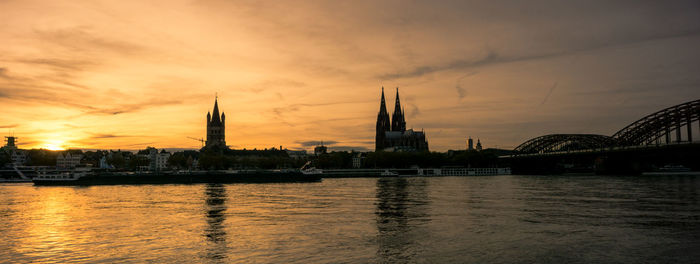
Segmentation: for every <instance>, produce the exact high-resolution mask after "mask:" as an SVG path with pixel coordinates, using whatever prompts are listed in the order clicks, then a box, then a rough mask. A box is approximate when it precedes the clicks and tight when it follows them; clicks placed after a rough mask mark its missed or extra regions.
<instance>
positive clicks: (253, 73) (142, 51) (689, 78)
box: [0, 0, 700, 151]
mask: <svg viewBox="0 0 700 264" xmlns="http://www.w3.org/2000/svg"><path fill="white" fill-rule="evenodd" d="M698 47H700V2H698V1H656V0H655V1H607V0H606V1H261V2H257V1H255V2H253V1H250V2H248V1H179V0H168V1H94V0H90V1H46V0H42V1H32V0H17V1H15V0H0V110H1V114H0V128H1V130H0V131H1V132H2V134H3V135H7V134H8V133H14V135H16V136H17V137H19V142H20V143H21V144H22V145H21V147H22V148H55V149H58V148H90V149H94V148H99V149H118V148H120V149H141V148H145V147H146V146H154V147H158V148H199V147H200V146H201V145H200V143H199V142H198V141H195V140H192V139H188V138H187V137H196V138H200V137H205V118H206V113H207V111H211V110H212V107H213V104H214V97H215V94H217V93H218V95H219V106H220V108H221V110H222V111H224V112H225V113H226V117H227V118H226V121H227V122H226V125H227V127H226V140H227V143H228V144H229V145H230V146H231V147H233V148H249V149H251V148H269V147H273V146H279V145H282V146H284V147H286V148H290V149H308V148H310V147H311V146H312V145H313V144H315V143H316V142H317V141H321V140H323V141H324V142H326V143H329V144H331V147H333V148H335V149H338V150H349V149H355V150H367V149H373V146H374V133H375V131H374V130H375V121H376V117H377V111H378V110H379V96H380V92H381V87H382V86H384V87H385V90H386V93H387V100H388V101H389V102H390V107H389V108H390V110H393V101H394V94H395V89H396V87H400V88H399V89H400V93H401V99H402V103H403V104H404V106H405V108H406V121H407V127H409V128H411V127H412V128H414V129H418V130H420V129H424V130H425V132H426V134H427V137H428V142H429V144H430V147H431V150H433V151H446V150H448V149H463V148H464V145H465V140H466V137H468V136H471V137H473V138H475V139H476V138H480V139H481V141H482V143H483V144H484V146H485V147H487V148H488V147H499V148H513V147H515V146H517V145H518V144H520V143H522V142H523V141H525V140H527V139H530V138H532V137H536V136H540V135H544V134H551V133H596V134H604V135H612V134H613V133H615V132H616V131H617V130H619V129H621V128H623V127H624V126H626V125H627V124H629V123H631V122H633V121H635V120H637V119H639V118H641V117H643V116H645V115H647V114H650V113H652V112H655V111H657V110H660V109H662V108H666V107H669V106H673V105H676V104H680V103H683V102H686V101H691V100H695V99H700V48H698Z"/></svg>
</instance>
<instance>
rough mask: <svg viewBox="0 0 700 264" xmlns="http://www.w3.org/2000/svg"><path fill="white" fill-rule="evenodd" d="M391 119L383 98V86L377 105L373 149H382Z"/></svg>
mask: <svg viewBox="0 0 700 264" xmlns="http://www.w3.org/2000/svg"><path fill="white" fill-rule="evenodd" d="M390 123H391V121H390V120H389V112H388V111H387V110H386V101H385V100H384V87H382V101H381V105H380V106H379V114H377V135H376V137H375V141H374V143H375V150H376V151H379V150H382V149H384V148H385V147H386V146H384V142H385V139H386V131H389V129H390V128H391V127H390V126H391V124H390Z"/></svg>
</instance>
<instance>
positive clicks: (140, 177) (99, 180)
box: [33, 171, 321, 186]
mask: <svg viewBox="0 0 700 264" xmlns="http://www.w3.org/2000/svg"><path fill="white" fill-rule="evenodd" d="M320 180H321V177H320V176H318V175H306V174H303V173H301V172H296V171H245V172H235V173H227V172H208V173H201V174H197V173H189V174H131V175H126V174H122V175H117V174H94V175H87V176H83V177H80V178H78V179H34V180H33V182H34V185H39V186H89V185H135V184H196V183H286V182H317V181H320Z"/></svg>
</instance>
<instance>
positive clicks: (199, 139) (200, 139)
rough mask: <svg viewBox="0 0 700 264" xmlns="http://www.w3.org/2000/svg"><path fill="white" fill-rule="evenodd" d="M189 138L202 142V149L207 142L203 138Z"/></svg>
mask: <svg viewBox="0 0 700 264" xmlns="http://www.w3.org/2000/svg"><path fill="white" fill-rule="evenodd" d="M187 138H189V139H194V140H197V141H199V142H202V147H204V142H205V140H204V139H203V138H193V137H187Z"/></svg>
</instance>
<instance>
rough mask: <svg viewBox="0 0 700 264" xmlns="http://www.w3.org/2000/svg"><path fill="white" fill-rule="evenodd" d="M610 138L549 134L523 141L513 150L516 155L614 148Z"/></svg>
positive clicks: (591, 135) (592, 135)
mask: <svg viewBox="0 0 700 264" xmlns="http://www.w3.org/2000/svg"><path fill="white" fill-rule="evenodd" d="M615 145H616V141H615V139H613V138H612V137H609V136H604V135H595V134H551V135H544V136H540V137H536V138H533V139H530V140H528V141H525V143H523V144H520V146H518V147H516V148H515V152H516V153H517V154H537V153H550V152H560V151H576V150H585V149H598V148H606V147H611V146H615Z"/></svg>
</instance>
